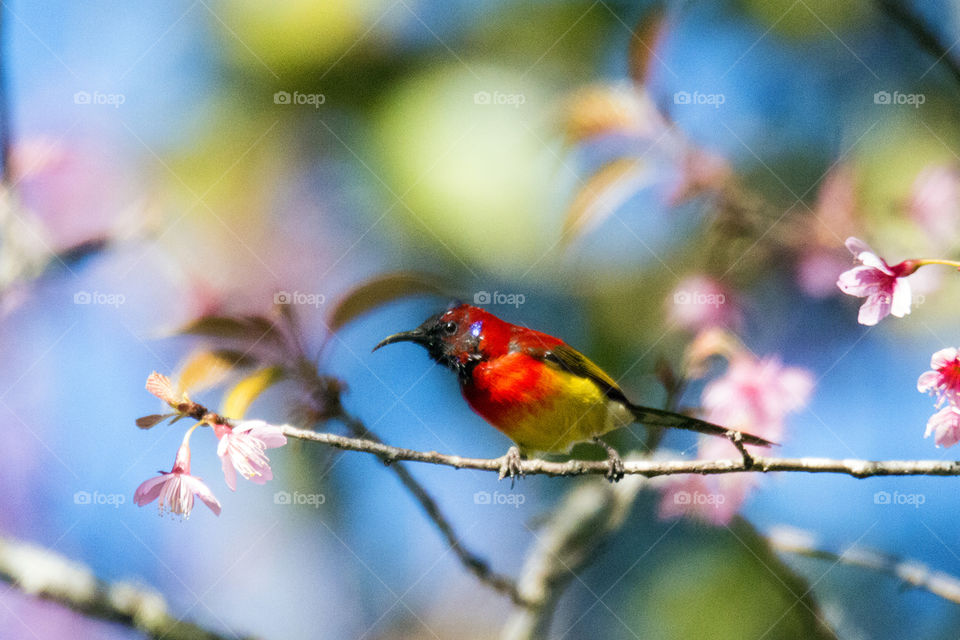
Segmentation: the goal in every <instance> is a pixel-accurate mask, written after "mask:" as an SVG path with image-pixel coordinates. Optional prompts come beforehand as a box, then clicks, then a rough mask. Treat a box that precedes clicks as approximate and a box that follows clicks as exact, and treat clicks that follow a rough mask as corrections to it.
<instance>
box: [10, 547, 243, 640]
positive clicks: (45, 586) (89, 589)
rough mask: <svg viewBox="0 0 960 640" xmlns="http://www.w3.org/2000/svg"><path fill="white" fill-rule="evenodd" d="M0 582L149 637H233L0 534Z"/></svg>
mask: <svg viewBox="0 0 960 640" xmlns="http://www.w3.org/2000/svg"><path fill="white" fill-rule="evenodd" d="M0 580H2V581H4V582H7V583H10V584H11V585H13V586H14V587H16V588H17V589H19V590H20V591H22V592H23V593H26V594H28V595H32V596H36V597H38V598H43V599H44V600H51V601H53V602H57V603H59V604H61V605H63V606H65V607H67V608H68V609H71V610H72V611H75V612H77V613H79V614H81V615H84V616H87V617H90V618H97V619H100V620H106V621H108V622H116V623H119V624H123V625H126V626H128V627H131V628H134V629H139V630H140V631H143V632H144V633H146V634H147V636H148V637H150V638H157V639H159V638H163V639H164V640H228V638H230V639H232V640H238V638H237V637H236V636H233V635H231V636H224V635H220V634H219V633H216V632H214V631H210V630H209V629H205V628H203V627H200V626H198V625H195V624H192V623H189V622H184V621H182V620H179V619H177V618H175V617H173V616H171V615H170V614H169V613H168V612H167V605H166V602H165V601H164V599H163V596H161V595H160V594H159V593H157V592H156V591H153V590H152V589H148V588H144V587H140V586H137V585H134V584H131V583H128V582H104V581H103V580H100V579H98V578H97V577H96V576H94V575H93V573H92V572H91V570H90V569H89V567H87V566H85V565H83V564H80V563H78V562H75V561H73V560H70V559H69V558H66V557H64V556H62V555H60V554H57V553H54V552H53V551H50V550H48V549H44V548H42V547H38V546H36V545H33V544H28V543H24V542H20V541H14V540H10V539H4V538H0Z"/></svg>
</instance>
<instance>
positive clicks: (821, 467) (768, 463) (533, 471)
mask: <svg viewBox="0 0 960 640" xmlns="http://www.w3.org/2000/svg"><path fill="white" fill-rule="evenodd" d="M281 428H282V429H283V432H284V433H285V434H286V435H287V436H288V437H291V438H299V439H301V440H310V441H312V442H320V443H322V444H326V445H329V446H331V447H336V448H338V449H344V450H346V451H362V452H364V453H371V454H373V455H375V456H377V457H378V458H380V459H381V460H383V461H384V462H386V463H387V464H391V463H393V462H397V461H401V460H407V461H410V462H426V463H429V464H439V465H444V466H448V467H454V468H456V469H476V470H478V471H494V472H499V470H500V466H501V465H502V464H503V458H465V457H463V456H456V455H447V454H443V453H438V452H436V451H416V450H413V449H404V448H401V447H393V446H390V445H387V444H384V443H382V442H377V441H373V440H369V439H364V438H349V437H346V436H340V435H337V434H334V433H324V432H320V431H310V430H309V429H298V428H296V427H292V426H290V425H283V426H282V427H281ZM752 458H753V464H751V465H747V464H746V463H745V462H744V460H743V459H739V460H668V461H663V460H634V461H624V463H623V465H624V473H625V474H627V475H641V476H647V477H649V478H652V477H654V476H666V475H676V474H681V473H700V474H720V473H742V472H754V473H757V472H759V473H769V472H774V471H796V472H805V473H837V474H844V475H849V476H853V477H854V478H870V477H874V476H960V462H955V461H949V460H855V459H844V460H838V459H831V458H773V457H770V458H768V457H764V456H758V455H753V456H752ZM520 469H521V471H522V472H523V474H524V475H546V476H582V475H605V474H607V473H609V471H610V463H609V461H607V460H568V461H566V462H552V461H549V460H542V459H540V458H534V459H531V460H522V461H521V462H520Z"/></svg>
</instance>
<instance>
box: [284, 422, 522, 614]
mask: <svg viewBox="0 0 960 640" xmlns="http://www.w3.org/2000/svg"><path fill="white" fill-rule="evenodd" d="M338 418H339V419H340V420H341V421H342V422H343V423H344V424H346V425H347V427H348V428H349V429H350V431H351V432H352V433H354V434H355V435H357V436H360V437H361V438H364V439H357V438H343V436H333V437H334V438H341V439H343V440H348V441H352V442H363V443H368V444H372V445H376V446H377V447H383V448H387V449H393V447H389V446H388V445H385V444H383V442H382V441H381V440H380V438H378V437H377V436H376V435H375V434H374V433H373V432H371V431H370V430H369V429H368V428H367V427H366V425H365V424H363V422H361V421H360V419H359V418H355V417H353V416H351V415H349V414H347V413H345V412H341V414H340V415H339V416H338ZM284 433H286V434H287V435H288V436H290V437H293V438H302V439H304V440H314V441H318V440H315V439H314V438H310V437H303V436H304V434H317V435H331V436H332V435H333V434H318V433H317V432H316V431H306V430H303V429H297V428H295V427H289V426H284ZM298 434H299V435H298ZM329 444H333V443H329ZM333 446H337V445H333ZM338 448H340V449H349V448H348V447H338ZM371 453H373V452H371ZM380 458H381V459H382V460H383V461H384V462H385V463H387V465H389V466H390V469H391V470H392V471H393V472H394V473H395V474H396V475H397V477H398V478H399V479H400V482H401V483H402V484H403V486H404V487H406V488H407V490H408V491H409V492H410V493H411V494H413V497H414V498H416V500H417V502H419V503H420V506H421V507H423V510H424V511H425V512H426V514H427V517H428V518H430V520H431V521H433V523H434V524H435V525H436V527H437V529H438V530H439V531H440V534H441V535H442V536H443V538H444V539H445V540H446V541H447V544H449V545H450V548H451V549H452V550H453V553H454V554H456V556H457V558H458V559H459V560H460V562H461V563H462V564H463V566H465V567H466V568H467V570H468V571H470V573H472V574H473V575H474V576H476V577H477V579H478V580H480V581H482V582H484V583H486V584H488V585H490V586H491V587H492V588H493V589H495V590H497V591H499V592H500V593H503V594H505V595H507V596H508V597H509V598H510V600H512V601H513V603H514V604H516V605H517V606H519V607H530V606H532V603H531V601H530V599H529V598H526V597H524V596H522V595H521V594H520V592H519V591H518V589H517V584H516V583H515V582H514V581H513V580H512V579H511V578H509V577H507V576H503V575H500V574H498V573H496V572H494V571H493V570H492V569H491V568H490V565H489V564H487V561H486V560H484V559H483V558H481V557H480V556H478V555H476V554H474V553H473V552H471V551H470V550H469V549H467V548H466V547H465V546H463V543H462V542H461V541H460V538H458V537H457V534H456V533H455V532H454V530H453V526H452V525H451V524H450V521H449V520H447V518H446V516H444V515H443V512H442V511H440V507H439V506H438V505H437V501H436V500H434V499H433V496H431V495H430V494H429V493H428V492H427V490H426V489H425V488H424V487H423V485H421V484H420V483H419V482H418V481H417V479H416V478H414V477H413V476H412V475H411V474H410V471H408V470H407V468H406V467H405V466H403V465H402V464H393V462H395V461H396V460H398V459H399V458H391V457H388V456H383V455H381V456H380Z"/></svg>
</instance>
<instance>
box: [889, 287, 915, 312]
mask: <svg viewBox="0 0 960 640" xmlns="http://www.w3.org/2000/svg"><path fill="white" fill-rule="evenodd" d="M910 303H911V294H910V283H909V282H907V281H906V280H905V279H903V278H897V279H896V280H894V283H893V300H892V301H891V303H890V313H891V314H892V315H894V316H896V317H897V318H902V317H903V316H905V315H907V314H908V313H910Z"/></svg>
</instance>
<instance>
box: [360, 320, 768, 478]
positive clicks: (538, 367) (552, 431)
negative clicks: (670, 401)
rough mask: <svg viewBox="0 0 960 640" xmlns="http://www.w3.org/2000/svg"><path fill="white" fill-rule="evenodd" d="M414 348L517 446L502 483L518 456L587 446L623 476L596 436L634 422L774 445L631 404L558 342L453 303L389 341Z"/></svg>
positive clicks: (596, 370) (614, 455) (609, 380)
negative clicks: (452, 378)
mask: <svg viewBox="0 0 960 640" xmlns="http://www.w3.org/2000/svg"><path fill="white" fill-rule="evenodd" d="M404 341H406V342H415V343H416V344H419V345H421V346H423V347H425V348H426V350H427V353H429V354H430V357H431V358H433V359H434V360H435V361H437V362H438V363H440V364H442V365H444V366H447V367H449V368H450V369H452V370H453V371H454V372H455V373H456V374H457V377H458V378H459V379H460V389H461V391H462V392H463V397H464V398H465V399H466V401H467V402H468V403H469V404H470V406H471V407H472V408H473V410H474V411H476V412H477V413H479V414H480V415H481V416H483V418H485V419H486V420H487V422H489V423H490V424H492V425H493V426H495V427H496V428H497V429H499V430H500V431H502V432H503V433H504V434H505V435H506V436H507V437H508V438H510V439H511V440H513V442H515V443H516V445H517V448H511V450H510V452H508V454H507V456H506V457H505V462H504V468H503V469H501V477H502V476H503V475H504V474H505V473H510V474H511V475H513V474H514V472H515V470H516V468H517V461H518V460H519V458H520V456H521V455H524V456H525V455H528V454H533V453H537V452H544V453H565V452H568V451H569V450H570V447H571V446H573V445H574V444H576V443H578V442H584V441H590V440H593V441H595V442H597V443H598V444H600V445H602V446H603V447H604V448H606V449H607V454H608V456H609V457H610V460H611V465H610V473H609V474H608V477H610V479H611V480H615V479H619V478H620V477H621V476H622V475H623V463H622V462H621V460H620V457H619V455H617V453H616V451H615V450H614V449H613V448H612V447H610V446H609V445H608V444H606V443H605V442H603V441H602V440H600V436H601V435H603V434H605V433H607V432H609V431H612V430H614V429H618V428H620V427H623V426H626V425H628V424H631V423H633V422H640V423H642V424H645V425H650V426H657V427H674V428H678V429H688V430H691V431H697V432H700V433H707V434H710V435H716V436H724V437H735V438H737V439H739V440H741V441H742V442H743V443H745V444H751V445H759V446H769V445H771V444H774V443H772V442H770V441H769V440H764V439H763V438H760V437H758V436H754V435H750V434H747V433H742V434H741V433H737V432H734V431H730V430H728V429H726V428H724V427H721V426H719V425H716V424H711V423H709V422H704V421H703V420H697V419H696V418H691V417H689V416H685V415H681V414H678V413H672V412H670V411H664V410H661V409H653V408H650V407H642V406H639V405H635V404H633V403H632V402H630V400H628V399H627V397H626V396H625V395H624V393H623V390H622V389H620V387H619V386H618V385H617V383H616V382H615V381H614V380H613V378H611V377H610V376H609V375H608V374H607V373H606V372H605V371H603V369H601V368H600V367H599V366H597V365H596V364H594V363H593V362H591V361H590V360H589V359H588V358H587V357H586V356H584V355H583V354H582V353H580V352H579V351H577V350H576V349H574V348H573V347H571V346H569V345H568V344H566V343H565V342H563V340H561V339H560V338H555V337H554V336H551V335H548V334H546V333H541V332H540V331H534V330H533V329H527V328H526V327H520V326H517V325H515V324H510V323H509V322H504V321H503V320H501V319H500V318H498V317H496V316H495V315H493V314H492V313H490V312H488V311H485V310H484V309H480V308H478V307H474V306H470V305H467V304H460V305H457V306H453V307H451V308H449V309H448V310H447V311H446V312H444V313H441V314H437V315H435V316H432V317H430V318H428V319H427V320H426V322H424V323H423V324H421V325H420V326H419V327H417V328H416V329H413V330H412V331H404V332H402V333H395V334H393V335H392V336H389V337H387V338H385V339H384V340H382V341H381V342H380V343H379V344H378V345H377V346H376V347H374V351H376V350H377V349H379V348H380V347H383V346H385V345H388V344H393V343H394V342H404Z"/></svg>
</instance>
